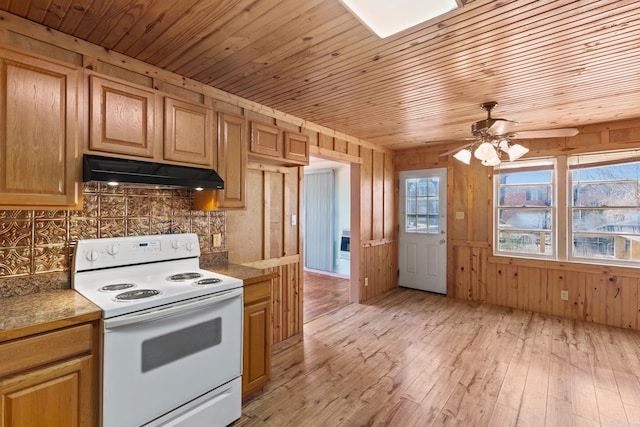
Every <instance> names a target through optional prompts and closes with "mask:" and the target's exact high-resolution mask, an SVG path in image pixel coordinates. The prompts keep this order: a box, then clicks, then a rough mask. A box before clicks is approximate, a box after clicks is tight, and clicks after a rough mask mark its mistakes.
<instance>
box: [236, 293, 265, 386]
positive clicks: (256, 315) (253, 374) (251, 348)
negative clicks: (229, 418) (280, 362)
mask: <svg viewBox="0 0 640 427" xmlns="http://www.w3.org/2000/svg"><path fill="white" fill-rule="evenodd" d="M243 359H244V360H243V370H242V396H243V397H245V396H247V395H249V394H250V393H251V392H253V391H255V390H257V389H259V388H261V387H262V386H263V385H264V384H265V383H267V382H268V381H269V379H270V377H271V301H264V302H260V303H255V304H251V305H248V306H246V307H245V308H244V356H243Z"/></svg>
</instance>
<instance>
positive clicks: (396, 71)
mask: <svg viewBox="0 0 640 427" xmlns="http://www.w3.org/2000/svg"><path fill="white" fill-rule="evenodd" d="M434 62H435V61H434ZM395 72H397V70H396V71H395ZM370 74H371V73H369V75H370ZM351 83H353V82H351ZM310 84H312V83H310Z"/></svg>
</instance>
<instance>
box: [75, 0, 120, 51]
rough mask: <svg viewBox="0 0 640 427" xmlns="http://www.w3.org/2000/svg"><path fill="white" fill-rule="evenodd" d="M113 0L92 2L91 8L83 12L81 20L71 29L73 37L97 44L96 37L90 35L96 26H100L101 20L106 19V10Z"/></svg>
mask: <svg viewBox="0 0 640 427" xmlns="http://www.w3.org/2000/svg"><path fill="white" fill-rule="evenodd" d="M113 1H114V0H97V1H95V2H93V4H92V5H91V8H90V9H89V10H88V11H87V13H85V14H84V17H83V19H82V21H81V22H80V23H79V24H78V26H77V27H76V28H75V30H74V31H73V35H74V36H75V37H78V38H81V39H82V40H86V41H88V42H89V43H93V44H98V43H97V42H98V41H99V40H98V39H97V38H92V37H90V36H91V34H92V33H93V32H94V30H95V29H96V28H97V27H101V26H102V25H101V22H105V21H107V20H108V17H107V16H106V14H107V12H108V11H109V9H110V8H111V5H112V4H113Z"/></svg>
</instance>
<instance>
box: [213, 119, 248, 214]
mask: <svg viewBox="0 0 640 427" xmlns="http://www.w3.org/2000/svg"><path fill="white" fill-rule="evenodd" d="M246 147H247V121H246V120H245V119H244V118H242V117H238V116H234V115H231V114H226V113H219V114H218V169H217V172H218V174H219V175H220V176H221V177H222V179H223V180H224V190H222V191H221V192H220V197H219V206H220V207H223V208H245V207H246V206H247V199H246V187H247V185H246V181H247V148H246Z"/></svg>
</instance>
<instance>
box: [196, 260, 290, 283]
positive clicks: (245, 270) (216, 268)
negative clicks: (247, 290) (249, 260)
mask: <svg viewBox="0 0 640 427" xmlns="http://www.w3.org/2000/svg"><path fill="white" fill-rule="evenodd" d="M202 268H203V269H205V270H209V271H213V272H215V273H220V274H224V275H225V276H231V277H235V278H238V279H241V280H242V282H243V283H244V285H245V286H246V285H251V284H254V283H258V282H262V281H264V280H269V279H275V278H276V277H278V273H274V272H272V271H270V270H267V269H261V268H253V267H246V266H244V265H239V264H221V265H212V266H202Z"/></svg>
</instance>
